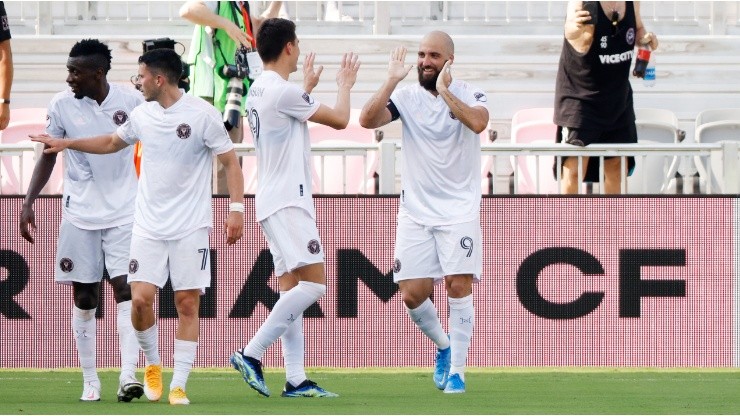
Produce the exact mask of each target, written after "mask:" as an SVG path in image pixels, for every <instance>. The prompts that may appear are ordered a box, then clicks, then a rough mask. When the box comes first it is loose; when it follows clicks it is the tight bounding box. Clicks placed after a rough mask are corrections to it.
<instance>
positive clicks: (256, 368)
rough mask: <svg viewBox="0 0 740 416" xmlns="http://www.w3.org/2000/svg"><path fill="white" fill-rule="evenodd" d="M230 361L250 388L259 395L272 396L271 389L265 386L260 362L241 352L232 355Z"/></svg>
mask: <svg viewBox="0 0 740 416" xmlns="http://www.w3.org/2000/svg"><path fill="white" fill-rule="evenodd" d="M229 361H230V362H231V365H232V366H233V367H234V368H235V369H236V370H237V371H239V372H240V373H241V375H242V378H244V381H246V382H247V384H249V387H251V388H253V389H255V390H257V393H259V394H261V395H263V396H267V397H269V396H270V389H268V388H267V385H266V384H265V378H264V377H263V376H262V363H261V362H260V361H259V360H257V359H255V358H252V357H248V356H246V355H244V354H243V353H242V351H241V350H240V351H235V352H234V353H233V354H231V358H230V359H229Z"/></svg>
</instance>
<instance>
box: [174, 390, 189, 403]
mask: <svg viewBox="0 0 740 416" xmlns="http://www.w3.org/2000/svg"><path fill="white" fill-rule="evenodd" d="M170 404H190V400H188V396H187V395H186V394H185V390H183V389H182V387H175V388H174V389H173V390H170Z"/></svg>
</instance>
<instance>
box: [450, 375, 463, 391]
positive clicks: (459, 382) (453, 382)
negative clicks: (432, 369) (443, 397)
mask: <svg viewBox="0 0 740 416" xmlns="http://www.w3.org/2000/svg"><path fill="white" fill-rule="evenodd" d="M445 393H465V382H464V381H463V379H462V377H460V374H457V373H455V374H452V375H450V378H449V379H448V380H447V387H445Z"/></svg>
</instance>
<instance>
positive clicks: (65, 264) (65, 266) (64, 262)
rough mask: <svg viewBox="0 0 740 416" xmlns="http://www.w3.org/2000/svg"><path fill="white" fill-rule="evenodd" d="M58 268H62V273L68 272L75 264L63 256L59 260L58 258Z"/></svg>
mask: <svg viewBox="0 0 740 416" xmlns="http://www.w3.org/2000/svg"><path fill="white" fill-rule="evenodd" d="M59 268H60V269H62V271H63V272H64V273H69V272H71V271H72V270H74V268H75V264H74V262H73V261H72V259H70V258H68V257H65V258H63V259H61V260H59Z"/></svg>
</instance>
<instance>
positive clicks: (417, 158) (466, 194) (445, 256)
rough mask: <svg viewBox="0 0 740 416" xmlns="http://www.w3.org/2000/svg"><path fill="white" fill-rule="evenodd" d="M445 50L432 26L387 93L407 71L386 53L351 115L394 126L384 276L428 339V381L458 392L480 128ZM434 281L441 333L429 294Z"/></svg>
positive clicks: (448, 42)
mask: <svg viewBox="0 0 740 416" xmlns="http://www.w3.org/2000/svg"><path fill="white" fill-rule="evenodd" d="M454 53H455V47H454V44H453V42H452V39H451V38H450V36H449V35H448V34H446V33H444V32H439V31H434V32H431V33H429V34H427V35H426V36H424V38H423V39H422V40H421V44H420V45H419V52H418V57H417V72H418V76H419V83H418V84H413V85H408V86H406V87H403V88H401V89H398V90H396V86H397V85H398V83H399V82H401V81H402V80H403V79H404V78H405V77H406V75H408V73H409V72H410V71H411V68H413V66H412V65H409V66H405V64H404V61H405V59H406V48H404V47H398V48H396V49H395V50H393V51H392V52H391V59H390V63H389V67H388V79H387V80H386V81H385V83H384V84H383V85H382V86H381V87H380V89H379V90H378V92H376V93H375V94H374V95H373V97H372V98H371V99H370V101H369V102H368V103H367V104H365V107H364V108H363V109H362V113H361V115H360V124H361V125H362V126H363V127H365V128H370V129H372V128H377V127H380V126H383V125H385V124H388V123H390V122H391V121H393V120H396V119H398V118H400V119H401V121H402V122H403V136H402V141H401V147H402V152H403V156H402V159H401V160H402V167H401V171H402V172H403V176H402V187H403V189H402V191H401V201H400V206H399V209H398V228H397V230H396V246H395V261H394V266H393V277H394V281H395V282H397V283H398V286H399V288H400V290H401V296H402V298H403V302H404V304H405V305H406V310H407V312H408V314H409V316H410V317H411V319H412V320H413V321H414V323H415V324H416V326H417V327H418V328H419V329H420V330H421V331H422V332H423V333H424V334H425V335H426V336H428V337H429V338H430V339H431V340H432V341H433V342H434V343H435V344H436V345H437V358H436V364H435V370H434V376H433V379H434V383H435V385H436V386H437V388H439V389H441V390H444V392H445V393H464V392H465V361H466V359H467V354H468V348H469V346H470V338H471V336H472V333H473V326H474V322H475V309H474V307H473V281H477V280H480V275H481V272H482V257H481V230H480V198H481V195H480V188H479V183H480V139H479V136H478V135H479V134H480V133H481V132H482V131H483V130H485V128H486V126H487V125H488V109H486V104H485V103H486V101H487V99H486V94H485V93H484V92H483V91H482V90H480V89H477V88H475V87H473V86H471V85H470V84H468V83H467V82H464V81H461V80H453V79H452V76H451V74H450V68H451V66H452V62H453V61H454ZM443 280H444V283H445V288H446V290H447V296H448V302H449V309H450V310H449V321H448V324H449V325H448V326H449V331H450V333H449V336H448V335H447V334H446V333H445V331H444V329H443V327H442V324H441V322H440V320H439V317H438V316H437V310H436V308H435V306H434V304H433V303H432V301H431V300H430V296H431V295H432V291H433V288H434V284H435V283H441V282H442V281H443Z"/></svg>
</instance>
